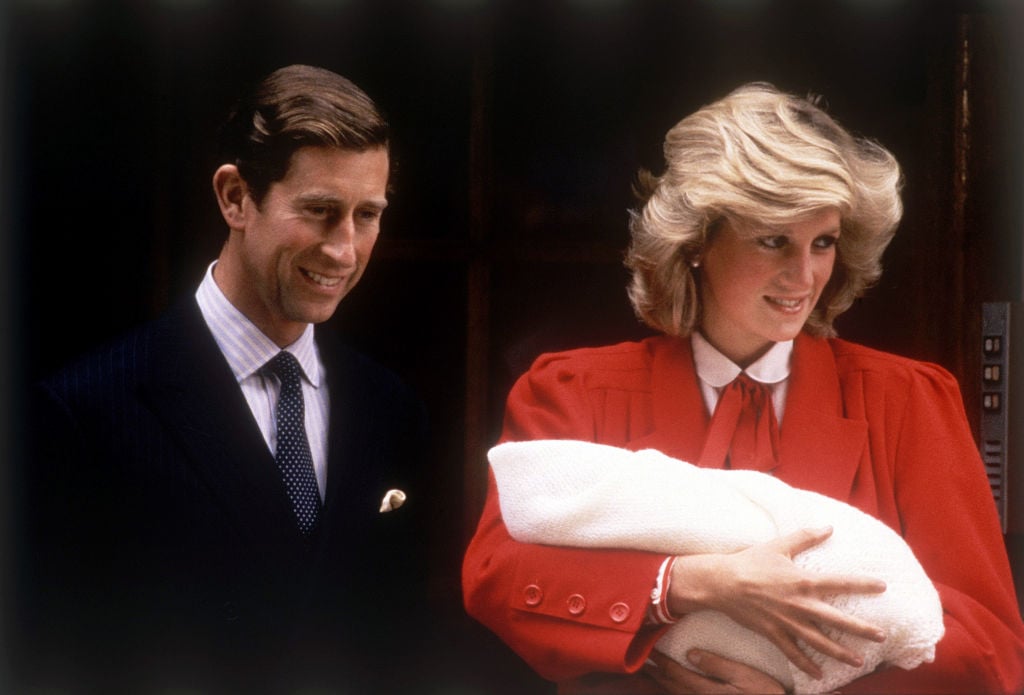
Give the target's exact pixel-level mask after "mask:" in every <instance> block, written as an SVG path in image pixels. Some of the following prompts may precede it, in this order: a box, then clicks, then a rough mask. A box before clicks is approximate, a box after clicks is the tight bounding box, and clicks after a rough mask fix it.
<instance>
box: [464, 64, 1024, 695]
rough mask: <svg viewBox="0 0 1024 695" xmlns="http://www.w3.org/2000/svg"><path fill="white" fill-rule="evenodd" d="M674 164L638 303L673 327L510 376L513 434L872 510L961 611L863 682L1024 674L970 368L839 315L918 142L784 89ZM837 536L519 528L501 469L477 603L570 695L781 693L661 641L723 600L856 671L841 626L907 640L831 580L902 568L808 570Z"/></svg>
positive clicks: (785, 646)
mask: <svg viewBox="0 0 1024 695" xmlns="http://www.w3.org/2000/svg"><path fill="white" fill-rule="evenodd" d="M665 158H666V168H665V171H664V173H663V174H662V175H661V176H657V177H656V176H651V175H646V174H645V175H643V176H642V177H641V182H642V188H643V193H644V197H645V202H644V204H643V205H642V206H641V207H640V208H639V209H638V210H637V211H635V213H634V215H633V218H632V223H631V235H632V243H631V246H630V250H629V254H628V258H627V264H628V266H629V267H630V269H631V270H632V273H633V277H632V282H631V285H630V288H629V296H630V299H631V300H632V302H633V305H634V308H635V310H636V312H637V315H638V316H639V317H640V318H641V319H642V320H644V321H645V322H646V323H647V324H649V325H650V326H652V327H653V328H655V329H657V330H658V331H659V332H660V335H658V336H656V337H652V338H649V339H647V340H644V341H641V342H635V343H623V344H619V345H613V346H607V347H600V348H586V349H580V350H573V351H568V352H563V353H557V354H548V355H543V356H541V357H540V358H539V359H538V360H537V361H536V362H535V363H534V365H533V366H532V367H531V369H530V370H529V372H528V373H527V374H525V375H524V376H523V377H522V378H521V379H520V380H519V381H518V382H517V383H516V385H515V387H514V388H513V390H512V392H511V394H510V395H509V398H508V404H507V410H506V418H505V426H504V431H503V434H502V440H503V441H522V440H532V439H577V440H586V441H592V442H598V443H602V444H609V445H613V446H617V447H623V448H627V449H632V450H640V449H645V448H653V449H657V450H660V451H662V452H664V453H665V454H667V455H669V456H671V457H674V458H677V459H681V460H684V461H690V462H694V463H697V464H698V465H700V466H704V467H712V468H750V469H756V470H762V471H765V472H769V473H771V474H772V475H774V476H776V477H778V478H779V479H781V480H783V481H785V482H787V483H789V484H791V485H793V486H795V487H799V488H804V489H809V490H813V491H816V492H819V493H822V494H825V495H828V496H830V497H833V498H835V499H838V500H841V501H844V502H847V503H849V504H851V505H854V506H855V507H858V508H859V509H861V510H863V511H865V512H867V513H868V514H871V515H872V516H875V517H877V518H878V519H880V520H881V521H883V522H884V523H886V524H887V525H889V526H890V527H891V528H892V529H894V530H895V531H897V532H898V533H899V534H900V535H901V536H902V537H903V539H904V540H905V541H906V542H907V543H908V544H909V546H910V547H911V549H912V550H913V551H914V553H915V554H916V556H917V558H918V560H919V561H920V562H921V565H922V566H923V567H924V569H925V571H926V573H927V574H928V576H929V578H930V579H931V581H932V582H933V583H934V585H935V586H936V588H937V590H938V592H939V596H940V598H941V602H942V606H943V611H944V616H945V628H946V629H945V636H944V637H943V638H942V640H941V641H940V642H939V643H938V646H937V649H936V656H935V660H934V662H932V663H929V664H924V665H922V666H920V667H918V668H916V669H914V670H911V671H903V670H900V669H891V668H890V669H883V670H879V671H876V672H874V673H871V674H869V675H866V676H865V677H863V678H859V679H858V680H855V681H853V682H852V683H850V684H848V686H846V687H844V688H843V692H889V693H906V692H972V693H978V692H993V693H1012V692H1019V691H1020V690H1021V688H1024V624H1022V623H1021V619H1020V615H1019V613H1018V609H1017V604H1016V599H1015V594H1014V588H1013V583H1012V579H1011V575H1010V570H1009V564H1008V562H1007V558H1006V553H1005V549H1004V547H1003V541H1002V537H1001V535H1000V531H999V527H998V521H997V516H996V512H995V508H994V505H993V504H992V500H991V496H990V493H989V489H988V484H987V479H986V476H985V473H984V469H983V467H982V464H981V461H980V459H979V456H978V453H977V449H976V447H975V445H974V442H973V439H972V437H971V433H970V430H969V428H968V425H967V422H966V419H965V416H964V412H963V406H962V402H961V398H960V394H959V391H958V387H957V384H956V382H955V380H954V379H953V378H952V377H951V376H950V375H949V374H948V373H947V372H946V371H945V370H943V369H942V368H940V367H938V366H935V365H931V364H925V363H921V362H917V361H913V360H910V359H906V358H903V357H898V356H895V355H891V354H886V353H882V352H878V351H875V350H872V349H869V348H866V347H862V346H859V345H855V344H852V343H848V342H845V341H842V340H839V339H837V338H836V337H835V331H834V329H833V325H832V324H833V320H834V319H835V318H836V316H838V315H839V314H841V313H842V312H843V311H845V310H846V309H847V308H849V306H850V305H851V303H852V302H853V301H854V300H855V299H856V298H857V297H858V296H859V295H860V294H861V293H862V292H863V291H864V290H865V288H867V287H868V286H870V285H871V284H872V283H873V282H875V281H876V280H877V279H878V277H879V274H880V272H881V263H880V259H881V255H882V252H883V251H884V249H885V247H886V245H887V244H888V242H889V240H890V239H891V238H892V235H893V232H894V231H895V229H896V226H897V224H898V222H899V220H900V217H901V214H902V206H901V202H900V195H899V193H900V184H901V174H900V170H899V166H898V164H897V163H896V161H895V159H894V158H893V157H892V155H891V154H890V153H889V152H888V151H887V150H885V149H884V148H883V147H881V146H880V145H878V144H876V143H873V142H871V141H869V140H866V139H861V138H857V137H854V136H853V135H851V134H850V133H848V132H847V131H846V130H844V129H843V128H842V127H841V126H839V125H838V124H837V123H836V122H835V121H834V120H833V119H832V118H831V117H829V116H828V115H827V114H826V113H825V112H824V111H823V110H822V109H821V108H819V107H818V106H817V105H816V104H815V103H814V102H813V101H812V100H807V99H802V98H798V97H795V96H792V95H789V94H785V93H782V92H780V91H778V90H777V89H775V88H774V87H772V86H770V85H766V84H751V85H746V86H744V87H741V88H740V89H737V90H736V91H734V92H733V93H731V94H729V95H728V96H726V97H725V98H723V99H721V100H720V101H718V102H715V103H713V104H711V105H709V106H706V107H704V108H702V109H700V110H698V111H697V112H696V113H694V114H693V115H691V116H689V117H687V118H685V119H684V120H682V121H681V122H680V123H679V124H677V125H676V126H675V127H674V128H672V129H671V130H670V131H669V133H668V135H667V137H666V140H665ZM829 533H830V531H829V529H827V528H825V529H806V530H803V531H800V532H797V533H795V534H791V535H788V536H783V537H781V538H779V539H777V540H775V541H772V542H769V543H765V544H762V545H755V546H752V547H750V548H747V549H746V550H744V551H741V552H737V553H731V554H714V553H708V554H702V555H690V556H678V557H666V556H664V555H659V554H657V553H650V552H641V551H634V550H626V549H621V550H596V549H586V550H585V549H579V548H559V547H551V546H541V545H532V544H528V543H520V542H517V541H515V540H513V539H512V538H511V536H509V533H508V530H507V528H506V526H505V524H504V523H503V520H502V518H501V511H500V507H499V502H498V493H497V490H496V488H495V483H494V479H493V477H492V479H491V488H490V490H489V493H488V500H487V504H486V507H485V509H484V512H483V515H482V518H481V520H480V523H479V527H478V529H477V532H476V535H475V536H474V538H473V540H472V542H471V544H470V547H469V549H468V551H467V554H466V558H465V563H464V568H463V585H464V590H465V602H466V608H467V610H468V611H469V613H470V614H471V615H473V616H474V617H476V618H477V619H478V620H480V621H481V622H483V623H484V624H485V625H487V626H488V627H489V628H490V629H492V630H493V631H494V632H495V633H497V634H498V635H499V636H500V637H501V638H502V639H503V640H504V641H505V642H506V643H507V644H508V645H509V646H510V647H511V648H512V649H514V650H515V651H516V652H517V653H518V654H519V655H520V656H522V657H523V658H524V659H525V660H526V661H527V662H528V663H529V664H530V665H531V666H532V667H533V668H534V669H535V670H536V671H537V672H538V673H539V674H540V675H541V676H543V677H545V678H547V679H549V680H552V681H555V682H557V683H559V690H560V692H614V693H646V692H671V693H689V692H694V693H700V692H723V691H724V692H757V693H765V692H782V691H783V689H782V686H781V685H780V684H779V683H777V682H776V681H774V680H773V679H772V678H770V677H769V676H767V675H766V674H764V673H761V672H759V671H756V670H755V669H753V668H751V667H749V666H746V665H744V664H742V663H738V662H735V661H730V660H727V659H724V658H722V657H721V656H719V655H715V654H710V653H702V652H693V653H691V654H690V655H689V659H690V662H691V663H690V664H687V665H686V666H689V667H690V668H685V667H684V666H683V665H680V664H677V663H675V662H673V661H670V660H668V659H666V658H665V657H664V656H663V655H661V654H659V653H658V652H656V651H654V649H653V648H654V645H655V643H656V642H657V641H658V639H659V637H660V636H661V635H662V634H663V632H664V631H665V630H666V629H667V626H668V624H670V623H672V622H673V621H674V620H676V619H678V618H679V617H680V616H683V615H686V614H688V613H690V612H693V611H698V610H702V609H716V610H719V611H721V612H723V613H725V614H726V615H727V616H728V617H730V618H731V619H733V620H734V621H735V622H737V623H739V624H741V625H743V626H745V627H747V628H749V629H751V630H754V631H755V632H758V633H760V634H762V635H764V636H765V637H766V638H768V639H769V640H770V641H771V642H772V643H773V644H774V645H775V646H776V647H778V648H779V649H780V650H781V651H782V652H783V653H784V654H785V655H786V656H787V657H788V658H789V659H790V661H791V662H792V663H793V664H794V665H795V666H796V667H798V668H799V669H801V670H802V671H804V672H806V673H808V674H809V675H811V676H812V677H814V676H817V675H820V665H819V664H820V661H821V658H822V657H824V658H827V659H836V660H839V661H840V662H842V663H845V664H849V665H852V666H856V665H857V664H858V663H859V662H860V661H861V657H860V655H859V654H858V653H857V651H856V649H853V648H851V647H850V646H849V643H850V642H849V641H848V640H837V639H835V638H834V635H835V634H836V632H837V631H838V632H840V633H843V634H849V635H852V636H854V637H856V638H859V639H862V640H873V641H880V640H884V639H885V635H884V634H882V633H881V631H880V630H879V629H878V628H877V627H876V626H874V625H871V624H868V623H865V622H863V621H860V620H857V619H854V618H851V617H850V616H847V615H844V614H843V613H841V612H840V611H837V610H835V609H834V608H832V607H831V606H830V605H829V604H828V603H827V601H826V599H827V598H828V597H831V596H835V595H837V594H858V595H870V594H873V593H878V592H882V591H884V590H885V587H884V585H883V584H881V583H880V582H878V581H877V580H874V579H872V578H870V577H860V576H826V575H821V574H815V573H812V572H807V571H804V570H801V569H800V568H798V567H797V566H796V565H795V564H794V563H793V557H794V556H796V555H798V554H799V553H801V552H802V551H805V550H807V549H810V548H813V547H815V546H817V545H819V544H821V543H824V542H825V541H826V540H827V538H828V536H829ZM812 657H814V658H812Z"/></svg>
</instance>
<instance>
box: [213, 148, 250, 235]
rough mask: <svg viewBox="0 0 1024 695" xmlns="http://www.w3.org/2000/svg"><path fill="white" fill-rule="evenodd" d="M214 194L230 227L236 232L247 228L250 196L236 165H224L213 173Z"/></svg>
mask: <svg viewBox="0 0 1024 695" xmlns="http://www.w3.org/2000/svg"><path fill="white" fill-rule="evenodd" d="M213 194H214V195H215V196H216V197H217V205H218V206H220V214H221V215H223V217H224V221H225V222H227V223H228V227H230V228H231V229H232V230H235V231H241V230H242V229H244V228H245V206H244V205H243V202H244V201H245V199H246V197H247V196H248V194H249V187H248V186H247V185H246V183H245V179H243V178H242V175H241V174H239V173H238V167H236V166H235V165H234V164H222V165H221V166H220V167H219V168H218V169H217V171H215V172H213Z"/></svg>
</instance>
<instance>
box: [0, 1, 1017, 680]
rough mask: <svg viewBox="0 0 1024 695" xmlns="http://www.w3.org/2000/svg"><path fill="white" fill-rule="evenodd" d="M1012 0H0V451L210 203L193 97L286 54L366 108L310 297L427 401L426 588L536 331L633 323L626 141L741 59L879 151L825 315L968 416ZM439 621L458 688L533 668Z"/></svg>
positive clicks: (173, 271) (168, 265)
mask: <svg viewBox="0 0 1024 695" xmlns="http://www.w3.org/2000/svg"><path fill="white" fill-rule="evenodd" d="M1022 5H1024V3H1021V2H1017V1H1015V0H991V1H989V2H961V3H952V2H941V1H940V2H937V1H935V0H832V1H821V0H816V1H815V0H806V1H799V2H797V1H783V0H690V1H687V0H547V1H539V0H421V1H420V2H399V1H397V0H292V1H290V2H286V1H285V0H278V1H277V2H265V3H260V2H242V1H241V0H134V1H129V0H122V1H117V0H108V1H106V2H101V1H98V0H8V2H6V3H4V4H3V5H0V8H2V9H0V46H2V47H3V54H2V55H0V60H2V63H0V88H2V94H3V110H2V111H0V134H2V140H0V224H2V232H0V283H3V284H2V286H0V292H2V294H0V296H2V297H3V300H2V301H0V312H2V315H0V319H2V323H0V328H2V330H3V331H4V339H3V341H2V342H3V347H4V353H3V359H4V363H3V366H4V368H3V370H2V372H0V377H2V378H3V380H4V382H3V393H4V400H5V402H4V406H5V409H6V412H7V413H9V416H7V417H5V418H4V419H3V424H2V425H0V427H3V430H2V431H0V433H2V434H3V439H2V441H3V442H4V443H5V447H6V450H5V451H4V452H3V456H5V457H6V458H8V459H9V458H11V457H14V456H17V455H18V448H17V441H18V440H17V436H16V434H17V424H18V422H19V420H18V407H17V406H18V403H19V401H20V398H19V396H18V394H19V393H20V389H22V388H23V387H24V386H25V384H27V383H29V382H30V381H32V380H34V379H35V378H37V377H38V376H40V375H42V374H44V373H46V372H48V371H50V370H52V369H54V368H56V367H57V366H59V365H60V364H61V363H63V362H65V361H66V360H68V359H69V358H70V357H72V356H74V355H75V354H78V353H80V352H82V351H84V350H86V349H89V348H90V347H93V346H95V345H97V344H98V343H100V342H102V341H105V340H107V339H109V338H111V337H113V336H114V335H116V334H117V333H119V332H121V331H123V330H125V329H126V328H127V327H129V326H131V325H133V324H136V323H138V322H140V321H143V320H145V319H147V318H149V317H152V316H154V315H155V314H156V313H158V312H159V311H160V310H162V309H163V308H164V307H165V306H166V305H167V303H168V302H169V301H171V300H172V299H173V298H175V297H177V296H180V295H181V294H183V293H191V292H192V291H194V289H195V287H196V285H197V284H198V282H199V280H200V278H201V276H202V273H203V272H204V270H205V267H206V265H207V264H208V263H209V262H210V261H211V260H212V259H213V258H214V257H215V256H216V254H217V252H218V250H219V247H220V244H221V243H222V241H223V239H224V237H225V233H226V232H225V228H224V225H223V224H222V221H221V220H220V218H219V214H218V212H217V209H216V206H215V203H214V200H213V196H212V193H211V189H210V177H211V175H212V172H213V170H214V168H215V166H216V161H215V160H214V158H213V156H212V153H213V149H214V137H215V132H216V129H217V127H218V125H219V123H220V120H221V119H222V118H223V116H224V115H225V114H226V112H227V110H228V108H229V107H230V105H231V103H232V102H233V100H234V99H235V98H236V97H237V96H238V95H239V94H240V93H241V92H242V91H244V90H245V88H246V87H247V86H249V85H250V84H251V83H253V82H255V81H257V80H258V79H260V78H261V77H263V76H264V75H265V74H266V73H268V72H270V71H271V70H273V69H275V68H277V67H280V66H282V65H286V64H290V63H297V62H302V63H311V64H316V65H321V66H324V67H327V68H330V69H332V70H335V71H337V72H339V73H341V74H343V75H346V76H348V77H350V78H352V79H353V80H354V81H355V82H357V83H358V84H359V85H360V86H362V87H363V88H364V89H366V90H367V91H368V92H369V93H370V94H371V95H372V96H373V97H374V98H375V99H376V100H377V101H378V103H379V105H380V106H381V107H382V109H383V110H384V111H385V113H386V114H387V116H388V117H389V119H390V121H391V122H392V124H393V127H394V131H395V143H394V155H395V158H396V161H397V173H396V176H395V186H396V191H395V194H394V195H393V196H392V205H391V207H390V208H389V209H388V213H387V215H386V216H385V223H384V232H383V234H382V237H381V241H380V242H379V245H378V248H377V251H376V252H375V257H374V260H373V262H372V263H371V266H370V270H369V271H368V273H367V275H366V276H365V278H364V279H363V281H362V283H361V285H360V287H359V289H358V290H357V291H356V292H355V293H354V294H353V295H352V296H351V297H350V298H348V299H346V301H345V302H344V303H343V304H342V307H341V309H340V310H339V313H338V315H337V317H336V318H335V319H334V323H335V324H337V325H338V326H340V327H342V328H343V329H344V330H346V331H347V332H348V333H349V334H350V335H351V336H352V338H353V340H354V341H355V342H356V343H357V344H358V345H360V346H362V347H364V348H365V349H366V350H367V351H369V352H371V353H372V354H374V355H375V356H376V357H377V358H378V359H380V360H381V361H383V362H385V363H387V364H389V365H391V366H392V367H394V368H395V369H396V370H397V371H399V372H400V373H401V374H402V375H403V376H404V377H405V378H406V379H407V380H408V381H409V382H411V383H412V384H413V385H414V386H415V387H416V388H417V389H418V390H419V391H420V393H421V395H422V396H423V398H424V400H425V401H426V402H427V405H428V408H429V409H430V411H431V416H432V419H433V422H434V429H435V434H436V440H437V441H436V449H437V452H438V470H437V471H436V476H435V477H436V479H437V481H438V482H439V489H442V490H444V491H445V492H444V493H443V494H440V495H438V497H439V498H438V499H437V500H436V505H437V508H438V516H437V527H436V529H434V530H433V531H434V533H435V536H436V538H437V542H436V544H435V547H436V553H435V556H436V560H437V562H436V567H437V569H436V571H435V575H436V576H435V577H434V584H435V586H436V591H437V592H438V594H439V595H441V596H447V597H448V598H451V597H452V596H454V597H455V598H457V595H456V592H457V591H458V565H459V561H460V558H461V552H462V549H463V547H464V544H465V541H466V540H467V538H468V534H469V533H470V532H471V530H472V526H473V523H474V521H475V519H476V516H477V514H478V512H479V508H480V504H481V503H482V498H483V485H484V479H485V477H484V472H485V467H484V466H485V464H484V457H483V455H484V452H485V451H486V448H487V446H488V445H489V444H490V443H491V442H493V440H494V438H495V437H496V436H497V433H498V429H499V426H500V419H501V409H502V401H503V399H504V396H505V394H506V393H507V391H508V388H509V387H510V386H511V383H512V380H513V379H514V378H515V377H516V376H517V375H518V374H519V373H521V372H522V371H523V370H524V369H525V368H526V367H527V366H528V365H529V363H530V361H531V360H532V359H533V358H534V357H535V356H536V355H537V354H538V353H539V352H540V351H542V350H550V349H556V348H561V347H570V346H579V345H586V344H600V343H606V342H610V341H616V340H621V339H629V338H634V337H638V336H641V335H644V334H645V333H646V331H645V329H644V328H642V327H641V326H640V325H639V324H638V323H637V322H636V320H635V319H634V318H633V316H632V314H631V311H630V309H629V306H628V303H627V300H626V296H625V292H624V289H623V288H624V285H625V283H626V279H627V278H626V273H625V271H624V270H623V268H622V264H621V258H622V252H623V249H624V247H625V244H626V219H627V210H628V208H629V207H630V206H631V205H632V204H633V200H632V197H631V186H632V183H633V180H634V177H635V174H636V171H637V169H638V168H640V167H645V168H651V169H654V170H656V171H657V170H660V167H661V161H660V151H661V140H662V137H663V135H664V133H665V131H666V130H667V129H668V128H669V127H670V126H671V125H672V124H674V123H675V122H676V121H677V120H679V119H680V118H682V117H683V116H685V115H686V114H688V113H690V112H692V111H693V110H694V109H696V108H697V107H699V106H700V105H702V104H704V103H707V102H709V101H712V100H714V99H717V98H718V97H720V96H723V95H724V94H725V93H726V92H728V91H730V90H731V89H732V88H734V87H736V86H738V85H739V84H741V83H744V82H747V81H752V80H767V81H771V82H774V83H775V84H776V85H777V86H779V87H781V88H783V89H786V90H789V91H793V92H797V93H801V94H805V93H808V92H813V93H816V94H821V95H823V96H824V97H825V100H826V104H827V106H828V108H829V110H830V112H831V113H832V114H833V115H835V116H836V117H837V118H838V119H839V120H840V121H841V122H842V123H844V124H845V125H846V126H847V127H849V128H850V129H851V130H854V131H856V132H859V133H862V134H865V135H869V136H872V137H874V138H876V139H878V140H880V141H881V142H882V143H884V144H885V145H886V146H888V147H889V148H890V149H891V150H892V151H893V152H894V153H895V155H896V156H897V158H898V159H899V160H900V162H901V163H902V164H903V166H904V168H905V173H906V178H907V183H906V189H905V203H906V214H905V216H904V222H903V224H902V225H901V228H900V231H899V232H898V234H897V237H896V239H895V241H894V242H893V244H892V246H891V247H890V250H889V251H888V252H887V255H886V273H885V275H884V276H883V279H882V281H881V283H880V284H879V286H878V287H876V288H875V289H873V290H872V291H871V292H870V293H869V294H868V296H867V297H865V298H864V299H863V300H862V301H861V302H860V303H859V304H858V305H856V306H855V307H854V309H852V310H851V311H850V312H848V313H847V314H846V315H844V316H843V317H842V318H841V319H840V320H839V322H838V324H837V325H838V328H839V330H840V333H841V334H842V335H843V337H846V338H849V339H853V340H857V341H860V342H864V343H867V344H869V345H872V346H875V347H879V348H882V349H887V350H892V351H896V352H900V353H903V354H907V355H910V356H913V357H917V358H922V359H928V360H932V361H936V362H939V363H941V364H943V365H944V366H946V367H947V368H949V369H950V370H951V371H953V373H954V374H955V375H956V376H957V377H958V379H960V382H961V386H962V389H963V392H964V397H965V403H966V405H967V408H968V414H969V416H970V417H971V419H972V424H975V426H976V422H977V420H978V394H977V391H978V388H977V387H976V386H975V385H976V384H977V383H978V382H979V374H978V372H979V369H980V367H979V363H980V350H979V347H978V344H977V343H978V336H979V335H980V318H979V316H980V303H981V302H982V301H988V300H1020V299H1022V298H1024V290H1022V267H1024V248H1022V247H1024V204H1022V202H1021V201H1022V199H1024V174H1022V170H1024V127H1022V126H1021V125H1020V124H1021V123H1022V122H1024V107H1022V89H1021V87H1020V85H1021V84H1022V83H1024V70H1022V55H1024V53H1022V49H1021V48H1020V47H1019V46H1020V43H1021V42H1020V35H1021V30H1022V29H1024V11H1022ZM8 494H17V491H16V490H9V492H8ZM3 506H4V507H5V508H6V507H7V506H8V505H6V504H5V505H3ZM0 550H2V546H0ZM1018 581H1020V580H1018ZM8 600H10V599H8ZM439 620H444V621H449V622H451V623H452V624H453V625H455V626H456V629H457V631H458V632H459V634H462V635H464V637H462V638H461V639H464V643H463V642H458V643H457V644H456V648H460V649H465V650H466V663H467V689H472V688H473V687H474V686H473V685H472V684H473V683H480V682H491V680H492V679H493V682H494V683H497V682H498V681H500V682H502V683H505V684H507V685H504V686H502V687H505V688H509V689H511V690H510V692H515V691H516V690H517V689H518V690H522V689H523V688H525V687H532V684H533V682H532V680H531V678H530V676H529V674H527V673H525V672H524V669H523V668H522V667H521V666H520V665H519V663H518V662H517V661H516V660H515V659H514V658H513V657H510V656H508V655H507V654H506V652H505V651H504V649H503V648H502V647H500V645H499V644H498V643H497V641H496V640H495V639H494V638H493V637H491V636H490V635H489V634H488V633H486V632H485V631H483V630H482V629H477V628H475V627H474V626H473V624H472V623H471V622H470V621H469V620H468V619H465V618H462V617H461V616H459V615H447V614H446V615H444V616H439ZM0 685H2V682H0ZM497 691H498V688H497V685H495V687H494V688H491V689H489V690H486V692H497Z"/></svg>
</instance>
